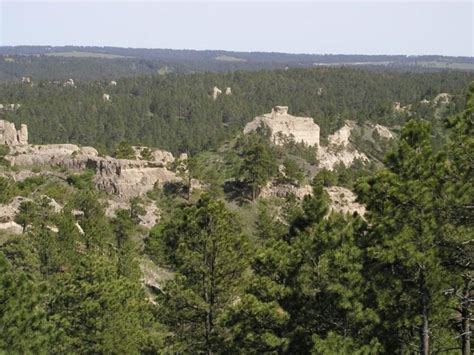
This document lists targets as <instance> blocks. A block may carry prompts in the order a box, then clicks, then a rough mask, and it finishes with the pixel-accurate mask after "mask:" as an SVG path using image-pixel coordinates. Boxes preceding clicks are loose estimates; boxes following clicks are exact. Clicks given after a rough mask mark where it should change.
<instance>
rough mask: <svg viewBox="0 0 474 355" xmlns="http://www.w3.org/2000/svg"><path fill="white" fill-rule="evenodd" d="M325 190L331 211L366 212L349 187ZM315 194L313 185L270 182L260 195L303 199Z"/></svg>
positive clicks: (362, 213)
mask: <svg viewBox="0 0 474 355" xmlns="http://www.w3.org/2000/svg"><path fill="white" fill-rule="evenodd" d="M324 190H325V191H326V192H327V194H328V195H329V198H330V200H331V203H330V206H329V209H330V211H335V212H342V213H351V214H352V213H354V212H357V213H358V214H359V215H360V216H364V214H365V206H363V205H361V204H360V203H358V202H357V201H356V195H355V194H354V193H353V192H352V191H351V190H349V189H346V188H345V187H341V186H331V187H325V188H324ZM312 194H313V188H312V187H311V185H305V186H301V187H297V186H294V185H291V184H276V183H274V182H269V183H268V184H267V185H266V186H265V187H264V188H263V189H262V190H261V192H260V197H262V198H269V197H280V198H285V197H287V196H288V195H294V196H295V197H297V198H299V199H303V198H304V197H305V196H307V195H312Z"/></svg>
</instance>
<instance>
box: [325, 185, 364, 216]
mask: <svg viewBox="0 0 474 355" xmlns="http://www.w3.org/2000/svg"><path fill="white" fill-rule="evenodd" d="M325 190H326V192H327V193H328V195H329V198H330V199H331V206H330V209H331V211H335V212H342V213H351V214H352V213H354V212H357V214H359V215H360V216H364V214H365V206H364V205H361V204H360V203H358V202H357V201H356V195H355V194H354V193H353V192H352V191H351V190H349V189H346V188H345V187H341V186H331V187H327V188H325Z"/></svg>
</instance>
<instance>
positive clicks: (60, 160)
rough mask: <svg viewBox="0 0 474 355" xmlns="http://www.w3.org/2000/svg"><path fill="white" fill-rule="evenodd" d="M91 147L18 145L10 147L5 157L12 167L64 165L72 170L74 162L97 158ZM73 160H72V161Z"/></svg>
mask: <svg viewBox="0 0 474 355" xmlns="http://www.w3.org/2000/svg"><path fill="white" fill-rule="evenodd" d="M97 156H98V153H97V150H95V149H94V148H92V147H79V146H77V145H75V144H45V145H19V146H13V147H10V153H9V155H7V156H6V157H5V159H6V160H8V161H9V162H10V164H11V165H12V166H23V167H28V166H35V165H53V166H54V165H64V166H66V167H71V168H74V167H75V166H74V165H75V164H76V163H77V162H76V160H80V159H82V160H84V161H85V160H86V159H88V158H89V157H97ZM73 158H74V160H73Z"/></svg>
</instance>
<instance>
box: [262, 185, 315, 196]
mask: <svg viewBox="0 0 474 355" xmlns="http://www.w3.org/2000/svg"><path fill="white" fill-rule="evenodd" d="M312 194H313V188H312V187H311V185H304V186H295V185H292V184H278V183H275V182H268V183H267V184H266V185H265V186H264V187H263V188H262V189H261V191H260V195H259V196H260V197H262V198H269V197H282V198H284V197H287V196H288V195H294V196H296V197H297V198H299V199H303V198H304V197H305V196H306V195H312Z"/></svg>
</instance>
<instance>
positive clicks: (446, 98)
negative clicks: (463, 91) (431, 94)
mask: <svg viewBox="0 0 474 355" xmlns="http://www.w3.org/2000/svg"><path fill="white" fill-rule="evenodd" d="M450 101H451V94H448V93H446V92H442V93H441V94H438V95H436V97H435V98H434V99H433V105H434V106H436V105H438V104H439V103H441V104H448V103H449V102H450Z"/></svg>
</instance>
